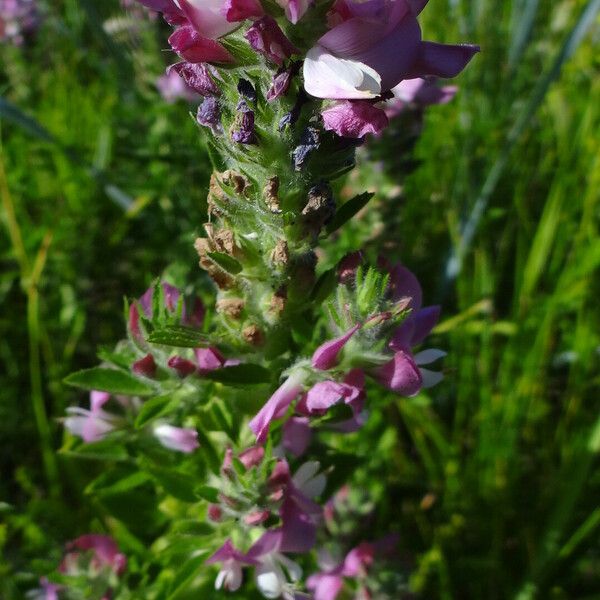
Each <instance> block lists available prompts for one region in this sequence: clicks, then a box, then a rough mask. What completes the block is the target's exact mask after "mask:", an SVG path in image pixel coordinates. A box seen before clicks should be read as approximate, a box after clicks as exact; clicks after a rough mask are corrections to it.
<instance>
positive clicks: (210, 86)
mask: <svg viewBox="0 0 600 600" xmlns="http://www.w3.org/2000/svg"><path fill="white" fill-rule="evenodd" d="M210 68H211V67H209V66H208V65H206V64H205V63H198V64H193V63H189V62H179V63H176V64H174V65H171V66H170V67H168V68H167V75H170V74H171V72H173V71H174V72H175V73H177V75H179V76H180V77H181V78H182V79H183V80H184V81H185V83H186V85H187V86H188V87H190V88H192V89H193V90H194V91H195V92H197V93H198V94H200V95H201V96H220V95H221V90H220V89H219V88H218V87H217V85H216V83H215V82H214V80H213V78H212V77H211V75H210V70H209V69H210Z"/></svg>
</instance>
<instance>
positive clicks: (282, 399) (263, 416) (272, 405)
mask: <svg viewBox="0 0 600 600" xmlns="http://www.w3.org/2000/svg"><path fill="white" fill-rule="evenodd" d="M302 383H303V377H302V376H301V375H300V374H297V373H296V374H292V375H290V377H288V378H287V379H286V380H285V381H284V382H283V383H282V384H281V385H280V386H279V388H278V389H277V390H276V391H275V393H274V394H273V395H272V396H271V398H269V400H268V401H267V402H266V404H265V405H264V406H263V407H262V408H261V409H260V411H259V412H258V414H257V415H256V416H255V417H254V418H253V419H252V421H250V424H249V426H250V429H252V431H253V432H254V434H255V435H256V441H257V442H258V443H263V442H264V441H265V440H266V438H267V435H268V433H269V425H270V424H271V421H273V420H275V419H278V418H281V417H282V416H283V415H284V414H285V413H286V411H287V409H288V408H289V406H290V404H291V403H292V402H293V401H294V400H295V399H296V398H297V397H298V395H299V394H300V393H301V392H302Z"/></svg>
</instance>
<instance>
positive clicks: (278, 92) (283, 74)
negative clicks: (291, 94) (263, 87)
mask: <svg viewBox="0 0 600 600" xmlns="http://www.w3.org/2000/svg"><path fill="white" fill-rule="evenodd" d="M301 64H302V63H301V62H300V61H294V62H293V63H292V64H291V65H290V66H289V67H288V68H287V69H284V68H281V69H279V71H277V73H275V76H274V77H273V83H272V84H271V87H270V88H269V91H268V92H267V101H268V102H273V101H274V100H277V98H281V97H282V96H285V95H286V94H287V92H288V89H289V87H290V83H291V81H292V78H293V77H295V76H296V75H297V74H298V71H299V70H300V65H301Z"/></svg>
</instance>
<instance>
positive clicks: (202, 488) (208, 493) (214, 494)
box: [194, 485, 219, 504]
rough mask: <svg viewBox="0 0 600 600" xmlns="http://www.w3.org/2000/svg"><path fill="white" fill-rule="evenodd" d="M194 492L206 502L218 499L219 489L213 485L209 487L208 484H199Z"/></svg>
mask: <svg viewBox="0 0 600 600" xmlns="http://www.w3.org/2000/svg"><path fill="white" fill-rule="evenodd" d="M194 492H195V493H196V496H197V497H198V498H202V499H203V500H206V501H207V502H212V503H213V504H214V503H215V502H218V501H219V490H218V489H217V488H214V487H210V486H208V485H199V486H198V487H197V488H196V489H195V490H194Z"/></svg>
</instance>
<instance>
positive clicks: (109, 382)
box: [64, 367, 154, 396]
mask: <svg viewBox="0 0 600 600" xmlns="http://www.w3.org/2000/svg"><path fill="white" fill-rule="evenodd" d="M64 382H65V383H66V384H68V385H72V386H74V387H79V388H83V389H84V390H100V391H102V392H110V393H111V394H124V395H126V396H149V395H151V394H152V393H154V389H153V388H152V387H150V386H149V385H147V384H145V383H143V382H141V381H140V380H139V379H136V378H135V377H134V376H133V375H130V374H129V373H125V371H118V370H117V369H106V368H104V367H93V368H91V369H83V370H82V371H77V372H76V373H72V374H71V375H69V376H68V377H66V378H65V379H64Z"/></svg>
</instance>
